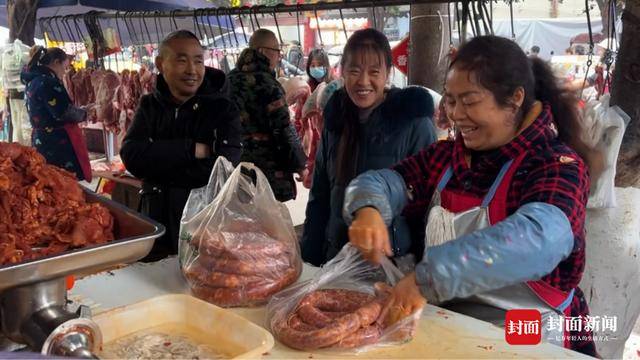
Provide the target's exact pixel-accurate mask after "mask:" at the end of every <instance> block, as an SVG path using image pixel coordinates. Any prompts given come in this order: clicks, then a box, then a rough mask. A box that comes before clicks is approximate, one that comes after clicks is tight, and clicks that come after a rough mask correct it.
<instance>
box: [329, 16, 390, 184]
mask: <svg viewBox="0 0 640 360" xmlns="http://www.w3.org/2000/svg"><path fill="white" fill-rule="evenodd" d="M367 53H374V54H376V55H377V56H378V57H379V58H380V63H381V64H382V63H384V65H385V66H386V68H387V71H390V70H391V65H392V55H391V47H390V46H389V40H387V37H386V36H385V35H384V34H383V33H381V32H380V31H378V30H376V29H362V30H358V31H356V32H354V33H353V34H352V35H351V37H350V38H349V40H347V44H346V45H345V46H344V50H343V52H342V59H341V60H340V66H341V67H342V69H343V71H344V68H345V66H346V65H347V64H348V63H349V62H350V61H352V59H353V57H354V56H356V54H367ZM334 96H338V97H339V98H338V99H337V101H338V105H339V106H340V109H341V113H340V119H341V121H342V124H343V126H342V134H341V136H340V143H339V144H338V152H337V154H336V158H337V159H336V179H337V181H338V184H340V185H347V184H349V181H351V179H353V178H354V177H355V176H356V169H357V164H358V155H359V154H358V153H359V148H360V144H359V139H358V126H359V123H360V116H359V111H358V107H357V106H356V104H354V103H353V101H352V100H351V98H350V97H349V94H347V91H346V89H344V88H343V89H342V90H340V91H338V92H337V93H336V94H335V95H334Z"/></svg>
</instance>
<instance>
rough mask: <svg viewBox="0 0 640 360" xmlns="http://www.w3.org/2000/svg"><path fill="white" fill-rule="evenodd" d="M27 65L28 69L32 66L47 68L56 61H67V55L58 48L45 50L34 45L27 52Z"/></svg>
mask: <svg viewBox="0 0 640 360" xmlns="http://www.w3.org/2000/svg"><path fill="white" fill-rule="evenodd" d="M29 57H30V60H29V63H28V65H27V66H28V67H29V68H32V67H34V66H47V65H50V64H51V63H53V62H55V61H56V60H57V61H60V62H64V61H65V60H67V59H68V56H67V54H66V53H65V52H64V51H63V50H62V49H60V48H57V47H52V48H45V47H43V46H40V45H35V46H33V47H32V48H31V50H29Z"/></svg>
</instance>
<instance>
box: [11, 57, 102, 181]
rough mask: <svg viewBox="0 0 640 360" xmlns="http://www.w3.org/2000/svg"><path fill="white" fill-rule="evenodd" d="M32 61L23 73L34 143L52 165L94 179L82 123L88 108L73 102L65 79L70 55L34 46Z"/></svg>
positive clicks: (89, 179)
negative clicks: (64, 82)
mask: <svg viewBox="0 0 640 360" xmlns="http://www.w3.org/2000/svg"><path fill="white" fill-rule="evenodd" d="M30 55H31V60H30V61H29V64H28V65H27V66H26V67H25V69H24V70H23V71H22V74H21V75H20V77H21V80H22V82H23V83H24V84H25V85H26V89H25V98H26V103H27V112H28V113H29V121H30V122H31V126H32V128H33V135H32V137H31V142H32V145H33V146H34V147H35V148H36V150H37V151H38V152H39V153H40V154H42V155H43V156H44V158H45V159H46V160H47V162H48V163H49V164H52V165H56V166H58V167H61V168H63V169H65V170H68V171H70V172H72V173H74V174H75V175H76V177H77V178H78V180H87V181H91V166H90V164H89V151H88V150H87V144H86V142H85V140H84V136H83V134H82V130H81V129H80V127H79V126H78V123H79V122H82V121H84V120H85V117H86V111H85V110H82V109H79V108H76V107H74V106H73V104H72V103H71V99H70V98H69V94H68V93H67V90H66V89H65V87H64V85H63V84H62V78H63V77H64V74H65V72H66V70H67V68H68V67H69V56H68V55H67V54H65V52H64V51H62V49H59V48H48V49H47V48H44V47H42V46H34V47H33V48H32V49H31V54H30Z"/></svg>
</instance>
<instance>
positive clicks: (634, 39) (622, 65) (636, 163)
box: [611, 0, 640, 187]
mask: <svg viewBox="0 0 640 360" xmlns="http://www.w3.org/2000/svg"><path fill="white" fill-rule="evenodd" d="M625 6H626V7H625V10H624V13H623V14H622V22H623V30H622V38H621V40H620V50H619V52H618V58H617V61H616V64H615V69H614V70H613V84H612V85H611V105H618V106H620V108H621V109H622V110H624V111H625V112H626V113H627V115H629V116H630V117H631V121H630V122H629V125H628V126H627V131H626V132H625V134H624V138H623V140H622V146H621V147H620V154H619V155H618V164H617V168H616V186H619V187H627V186H634V187H640V41H638V39H639V38H640V0H627V2H626V5H625Z"/></svg>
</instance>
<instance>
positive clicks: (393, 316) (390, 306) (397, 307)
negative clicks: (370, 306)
mask: <svg viewBox="0 0 640 360" xmlns="http://www.w3.org/2000/svg"><path fill="white" fill-rule="evenodd" d="M426 303H427V300H426V299H425V298H424V297H423V296H422V294H421V293H420V288H418V285H417V284H416V273H415V272H412V273H411V274H409V275H407V276H405V277H404V278H403V279H402V280H400V282H398V284H396V286H395V287H394V288H393V289H391V291H390V294H389V298H388V300H387V303H386V305H385V307H384V308H383V309H382V312H381V313H380V318H379V321H381V322H382V325H383V326H384V327H388V326H391V325H393V324H395V323H396V322H398V321H400V320H402V319H404V318H406V317H407V316H409V315H411V314H413V313H415V312H417V311H419V310H421V309H422V308H423V307H424V306H425V305H426Z"/></svg>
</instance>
